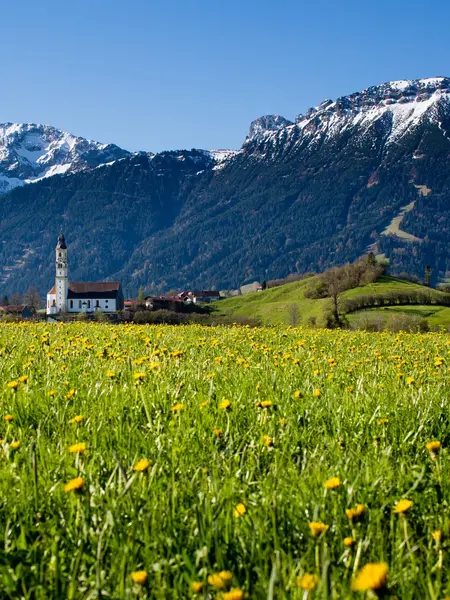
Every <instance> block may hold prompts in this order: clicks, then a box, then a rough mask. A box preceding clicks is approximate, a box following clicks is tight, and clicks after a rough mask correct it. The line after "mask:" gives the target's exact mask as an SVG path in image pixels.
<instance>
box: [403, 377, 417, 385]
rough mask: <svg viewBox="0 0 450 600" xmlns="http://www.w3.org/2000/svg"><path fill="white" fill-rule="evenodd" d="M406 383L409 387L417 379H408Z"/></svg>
mask: <svg viewBox="0 0 450 600" xmlns="http://www.w3.org/2000/svg"><path fill="white" fill-rule="evenodd" d="M405 381H406V384H407V385H411V384H412V383H414V381H415V379H414V377H407V378H406V379H405Z"/></svg>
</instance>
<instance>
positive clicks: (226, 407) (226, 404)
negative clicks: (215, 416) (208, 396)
mask: <svg viewBox="0 0 450 600" xmlns="http://www.w3.org/2000/svg"><path fill="white" fill-rule="evenodd" d="M219 408H220V409H221V410H230V409H231V402H230V401H229V400H221V401H220V402H219Z"/></svg>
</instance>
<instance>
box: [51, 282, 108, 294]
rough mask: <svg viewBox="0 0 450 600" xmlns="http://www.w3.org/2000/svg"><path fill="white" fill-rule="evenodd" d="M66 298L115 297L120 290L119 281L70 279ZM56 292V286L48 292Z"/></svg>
mask: <svg viewBox="0 0 450 600" xmlns="http://www.w3.org/2000/svg"><path fill="white" fill-rule="evenodd" d="M68 287H69V290H68V294H67V297H68V298H117V296H118V294H119V291H120V282H119V281H93V282H91V281H71V282H70V283H69V286H68ZM48 293H49V294H56V286H55V285H54V286H53V287H52V289H51V290H50V291H49V292H48Z"/></svg>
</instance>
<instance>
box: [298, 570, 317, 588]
mask: <svg viewBox="0 0 450 600" xmlns="http://www.w3.org/2000/svg"><path fill="white" fill-rule="evenodd" d="M318 583H319V578H318V577H317V575H312V574H311V573H305V574H304V575H302V576H301V577H300V576H299V577H297V585H298V587H300V588H302V590H305V591H307V592H310V591H312V590H314V589H315V588H316V586H317V584H318Z"/></svg>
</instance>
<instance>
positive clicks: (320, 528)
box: [309, 521, 329, 537]
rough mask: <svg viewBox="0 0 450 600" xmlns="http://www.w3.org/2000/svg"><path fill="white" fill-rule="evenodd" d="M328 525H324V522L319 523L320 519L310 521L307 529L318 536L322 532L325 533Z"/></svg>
mask: <svg viewBox="0 0 450 600" xmlns="http://www.w3.org/2000/svg"><path fill="white" fill-rule="evenodd" d="M328 528H329V525H325V523H321V522H320V521H311V523H310V524H309V529H310V531H311V535H312V536H314V537H319V535H322V533H325V532H326V531H327V529H328Z"/></svg>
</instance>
